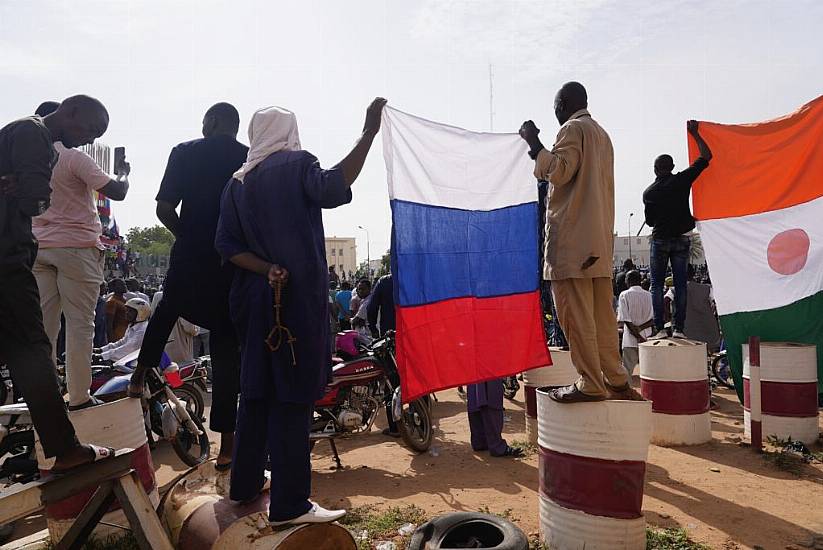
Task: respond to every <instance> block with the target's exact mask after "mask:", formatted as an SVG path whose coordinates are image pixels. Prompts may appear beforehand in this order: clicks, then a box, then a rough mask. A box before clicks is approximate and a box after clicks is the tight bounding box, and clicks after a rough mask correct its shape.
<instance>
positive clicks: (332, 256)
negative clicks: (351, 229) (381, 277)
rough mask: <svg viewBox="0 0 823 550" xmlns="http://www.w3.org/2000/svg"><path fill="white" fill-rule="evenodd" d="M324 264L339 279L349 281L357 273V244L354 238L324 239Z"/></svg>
mask: <svg viewBox="0 0 823 550" xmlns="http://www.w3.org/2000/svg"><path fill="white" fill-rule="evenodd" d="M326 262H327V263H328V264H329V266H334V269H335V271H337V274H338V275H339V276H340V278H341V279H348V280H351V279H353V278H354V274H355V273H356V272H357V244H356V242H355V238H354V237H336V236H335V237H326Z"/></svg>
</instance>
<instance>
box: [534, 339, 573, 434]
mask: <svg viewBox="0 0 823 550" xmlns="http://www.w3.org/2000/svg"><path fill="white" fill-rule="evenodd" d="M549 351H550V352H551V358H552V364H551V365H549V366H546V367H540V368H537V369H531V370H527V371H525V372H523V386H524V391H525V394H526V437H527V438H528V440H529V442H530V443H533V444H535V445H536V444H537V394H536V393H535V392H536V390H537V388H539V387H541V386H565V385H568V384H573V383H574V381H575V380H577V377H578V374H577V371H576V370H575V369H574V365H572V359H571V353H569V352H568V351H563V350H561V349H560V348H549Z"/></svg>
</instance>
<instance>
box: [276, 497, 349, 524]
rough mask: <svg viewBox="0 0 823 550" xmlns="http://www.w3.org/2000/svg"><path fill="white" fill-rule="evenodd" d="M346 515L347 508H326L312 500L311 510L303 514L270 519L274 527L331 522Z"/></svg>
mask: <svg viewBox="0 0 823 550" xmlns="http://www.w3.org/2000/svg"><path fill="white" fill-rule="evenodd" d="M345 515H346V511H345V510H326V509H325V508H323V507H322V506H320V505H319V504H317V503H316V502H312V507H311V510H309V511H308V512H306V513H305V514H303V515H302V516H298V517H296V518H294V519H289V520H286V521H270V522H269V524H270V525H271V526H272V527H280V526H282V525H300V524H303V523H331V522H333V521H337V520H338V519H340V518H342V517H343V516H345Z"/></svg>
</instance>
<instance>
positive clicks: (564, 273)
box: [0, 82, 711, 525]
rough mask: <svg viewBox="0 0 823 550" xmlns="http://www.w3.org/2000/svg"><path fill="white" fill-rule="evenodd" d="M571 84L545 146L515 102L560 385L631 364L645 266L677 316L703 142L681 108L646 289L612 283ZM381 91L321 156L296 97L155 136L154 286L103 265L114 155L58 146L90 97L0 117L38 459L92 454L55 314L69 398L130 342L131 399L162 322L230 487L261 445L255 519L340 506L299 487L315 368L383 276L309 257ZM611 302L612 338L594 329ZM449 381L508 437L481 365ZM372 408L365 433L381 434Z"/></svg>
mask: <svg viewBox="0 0 823 550" xmlns="http://www.w3.org/2000/svg"><path fill="white" fill-rule="evenodd" d="M587 101H588V99H587V94H586V90H585V88H584V87H583V86H582V85H581V84H579V83H577V82H570V83H567V84H565V85H564V86H563V87H562V88H561V89H560V90H559V92H558V93H557V95H556V97H555V102H554V111H555V115H556V117H557V120H558V122H559V123H560V130H559V132H558V135H557V138H556V140H555V142H554V145H553V146H552V147H551V148H546V147H544V145H543V144H542V142H541V140H540V138H539V133H540V130H539V129H538V128H537V127H536V126H535V124H534V123H533V122H531V121H526V122H525V123H523V125H522V127H521V129H520V135H521V137H522V138H523V139H524V140H525V141H526V143H527V144H528V148H529V155H530V157H531V158H532V159H534V162H535V176H536V178H537V180H538V190H539V193H540V196H541V200H542V201H544V202H545V210H544V212H543V213H542V218H543V220H544V221H545V230H544V231H543V233H542V234H541V238H542V240H543V241H544V246H543V250H542V258H541V259H542V265H543V278H544V279H545V281H546V284H545V285H544V288H543V292H542V295H543V298H544V308H545V313H546V318H547V328H548V329H549V330H550V331H551V334H550V339H551V340H552V341H555V342H560V345H563V346H567V347H568V348H569V349H570V351H571V356H572V363H573V364H574V366H575V368H576V369H577V370H578V372H579V374H580V378H579V380H578V381H577V382H576V383H575V384H572V385H570V386H568V387H564V388H559V389H556V390H554V391H553V392H551V398H552V399H554V400H555V401H557V402H559V403H574V402H581V401H598V400H603V399H641V397H640V396H639V394H638V393H637V392H636V391H635V390H634V388H633V387H632V385H631V383H630V380H631V378H630V377H631V372H632V370H633V368H634V366H635V365H636V364H637V345H638V342H641V341H643V340H644V339H648V338H654V337H658V338H662V337H667V336H668V333H666V332H665V319H666V317H665V315H664V304H665V298H664V293H663V287H664V283H665V276H666V272H667V269H668V264H669V263H671V270H672V278H673V287H674V294H673V296H672V297H671V300H672V301H673V304H674V309H673V313H672V319H673V321H672V324H673V326H672V331H673V332H672V336H674V337H684V336H685V334H684V331H686V332H688V326H686V325H685V320H686V307H687V305H686V304H687V301H686V295H687V292H689V293H691V292H692V290H691V288H690V287H689V286H688V284H687V282H686V276H687V268H686V264H685V263H684V258H688V246H689V241H688V238H687V237H685V236H684V234H685V233H688V232H689V231H691V230H692V229H693V228H694V220H693V218H691V214H690V213H689V211H688V192H689V189H690V186H691V184H692V182H693V181H694V180H695V178H697V177H698V175H699V173H700V171H701V170H703V169H704V168H705V167H706V166H707V165H708V162H709V161H710V160H711V152H710V150H709V149H708V147H707V146H706V144H705V142H703V141H702V139H701V138H700V135H699V131H698V126H697V124H696V123H692V122H690V123H689V132H690V133H691V135H692V136H693V138H694V139H695V140H696V142H697V144H698V146H699V149H700V158H699V159H698V160H697V161H696V162H695V163H694V164H693V165H692V166H691V167H690V168H688V169H687V170H685V171H683V172H680V173H673V162H672V160H671V157H670V156H668V155H662V156H660V157H659V158H658V159H657V160H656V161H655V164H654V173H655V175H656V179H655V181H654V183H653V184H652V185H651V186H650V187H649V189H647V191H646V192H645V193H644V203H645V205H646V222H647V223H648V224H649V225H650V226H651V227H652V228H653V238H652V260H651V263H652V265H651V268H650V270H649V281H648V282H649V290H644V289H643V284H644V281H643V277H642V276H641V274H640V272H639V271H637V270H636V269H632V268H633V266H631V265H628V264H627V265H625V266H624V270H623V272H621V273H620V274H619V275H618V277H616V280H617V285H616V286H615V285H613V283H612V275H613V272H612V266H611V257H612V248H613V234H612V228H613V226H614V176H613V163H614V158H613V150H612V145H611V141H610V138H609V135H608V133H607V132H606V131H605V130H604V129H603V128H602V127H601V126H600V125H599V124H598V123H597V122H596V121H595V120H594V119H593V118H592V116H591V114H590V113H589V111H588V102H587ZM385 104H386V101H385V100H384V99H382V98H377V99H375V100H374V101H373V102H372V103H371V105H370V106H369V107H368V109H367V111H366V117H365V123H364V126H363V128H362V130H361V132H360V134H359V138H358V139H357V141H356V143H355V145H354V147H353V148H352V150H351V151H350V153H349V154H348V155H346V156H345V157H344V158H343V159H342V160H341V161H340V162H339V163H337V164H336V165H334V166H333V167H332V168H329V169H324V168H321V166H320V163H319V161H318V159H317V158H316V157H314V156H313V155H312V154H310V153H309V152H307V151H305V150H303V149H302V147H301V144H300V137H299V132H298V125H297V118H296V116H295V115H294V113H292V112H290V111H288V110H287V109H284V108H281V107H267V108H264V109H260V110H258V111H257V112H255V113H254V114H253V116H252V119H251V123H250V125H249V132H248V137H249V146H248V147H247V146H245V145H243V144H242V143H240V142H239V141H238V140H237V134H238V131H239V119H240V117H239V113H238V112H237V110H236V109H235V108H234V107H233V106H232V105H230V104H228V103H217V104H215V105H214V106H212V107H211V108H210V109H208V111H206V113H205V115H204V117H203V122H202V128H201V133H202V136H203V137H202V138H198V139H193V140H191V141H187V142H184V143H180V144H178V145H176V146H175V147H173V148H172V150H171V154H170V156H169V160H168V164H167V166H166V171H165V174H164V176H163V179H162V182H161V183H160V186H159V191H158V193H157V196H156V202H157V207H156V214H157V217H158V219H159V220H160V221H161V223H162V224H163V225H164V226H165V227H166V228H168V229H169V231H171V233H172V234H173V235H174V237H175V245H174V247H173V249H172V253H171V258H170V265H169V269H168V273H167V275H166V277H165V279H164V280H163V285H162V292H159V291H156V290H159V289H154V288H151V289H149V290H147V289H146V287H144V286H143V285H142V284H141V283H140V281H138V280H137V279H135V278H133V277H131V276H130V275H131V274H132V273H131V271H132V266H133V264H134V257H133V255H130V254H129V251H128V249H126V250H119V251H118V252H117V255H116V258H115V262H114V265H115V267H116V268H117V270H118V271H119V272H120V273H121V275H122V276H123V278H114V279H111V280H108V281H105V280H104V269H105V267H106V264H105V254H104V252H103V247H102V246H101V244H100V235H101V229H102V228H101V227H100V221H99V218H98V216H97V213H96V211H95V208H94V203H93V201H92V200H91V196H92V192H93V191H100V192H101V193H103V194H105V195H106V196H108V197H109V198H111V199H113V200H123V199H124V198H125V197H126V195H127V193H128V190H129V181H128V174H129V167H128V164H127V163H126V164H125V168H124V169H123V170H121V171H120V173H118V174H116V175H115V177H114V178H110V177H109V176H108V175H106V174H105V173H103V172H102V171H101V170H100V168H99V167H97V166H96V164H94V162H93V160H92V159H91V158H90V157H88V156H87V155H85V154H84V153H82V152H80V151H78V150H77V149H76V147H78V146H81V145H83V144H86V143H91V142H92V141H93V140H94V139H96V138H98V137H100V136H101V135H102V134H103V133H104V132H105V130H106V128H107V126H108V120H109V115H108V112H107V111H106V109H105V107H104V106H103V105H102V104H101V103H100V102H99V101H98V100H96V99H94V98H91V97H88V96H74V97H70V98H68V99H66V100H64V101H63V102H62V103H56V102H48V103H45V104H43V105H41V107H40V108H38V110H37V115H35V116H29V117H25V118H22V119H20V120H17V121H15V122H12V123H10V124H8V125H6V126H5V127H3V128H2V129H0V177H1V178H0V184H1V185H0V208H1V209H2V214H3V216H2V218H0V219H2V224H3V227H2V235H1V236H0V275H2V277H3V280H4V285H2V286H0V342H1V343H0V355H2V357H3V358H5V360H6V361H7V362H8V365H9V369H10V371H11V373H12V377H13V378H14V381H15V384H16V385H19V387H20V390H21V391H22V394H23V395H24V396H25V397H26V398H27V401H28V404H29V408H30V410H31V415H32V419H33V421H34V423H35V426H36V427H37V429H38V431H39V432H40V437H41V441H42V443H43V449H44V452H45V454H46V456H49V457H51V456H54V457H56V458H57V461H56V464H55V469H54V471H55V472H68V471H71V470H72V469H73V468H75V467H77V466H79V465H82V464H85V463H87V462H90V461H94V460H101V459H104V458H106V457H108V456H111V455H112V453H113V450H112V449H107V448H105V447H101V446H97V445H93V444H89V443H87V444H81V443H80V442H79V441H78V440H77V437H76V436H75V432H74V429H73V427H72V425H71V422H70V421H69V418H68V416H67V412H66V405H65V403H64V402H63V398H62V396H61V395H60V392H59V389H58V385H57V381H56V377H55V373H54V370H55V369H54V364H55V354H56V351H57V349H58V339H59V333H60V326H61V315H62V317H63V318H64V319H65V355H66V369H67V376H68V388H69V403H68V406H69V408H71V409H79V408H86V407H93V406H96V405H97V404H98V403H97V401H96V400H95V399H94V397H93V396H91V395H89V385H90V384H89V383H90V364H91V361H92V359H93V358H101V359H109V360H112V359H117V358H120V357H123V356H124V355H125V354H127V353H134V352H136V351H137V350H139V357H138V359H137V367H136V370H135V372H134V374H133V375H132V379H131V383H130V385H129V391H128V394H129V396H130V397H134V398H142V397H144V391H145V384H144V381H145V373H146V370H147V369H148V368H151V367H153V366H154V365H157V364H158V363H159V361H160V357H161V354H162V353H163V352H164V350H165V351H167V352H169V347H168V346H169V345H170V344H169V340H170V339H171V341H172V343H173V344H174V345H175V347H177V348H178V349H177V350H175V351H172V352H170V353H179V354H180V355H181V356H182V355H187V354H190V353H192V346H193V345H194V343H193V341H192V340H193V338H194V337H195V336H196V335H197V334H198V332H200V331H207V333H208V350H209V353H210V355H211V363H212V384H213V391H212V406H211V417H210V419H209V423H210V427H211V429H212V430H213V431H216V432H218V433H220V434H221V440H220V447H219V452H218V455H217V458H216V469H217V470H218V471H221V472H230V476H231V489H230V496H231V498H232V499H233V500H236V501H241V502H245V501H248V500H250V499H253V498H255V496H256V495H257V494H259V492H260V491H261V490H262V489H263V487H264V486H266V485H268V484H269V480H267V479H266V475H265V469H266V467H267V464H268V465H269V467H270V469H271V472H272V476H273V479H271V482H270V486H271V499H270V501H271V507H270V513H269V519H270V521H271V523H272V524H273V525H282V524H288V523H307V522H325V521H333V520H335V519H338V518H339V517H341V516H342V515H343V513H344V512H343V511H341V510H326V509H324V508H322V507H320V506H319V505H317V504H316V503H313V502H312V501H310V500H309V493H310V487H311V466H310V453H309V449H310V445H309V430H310V424H311V421H312V415H313V404H314V403H315V401H316V400H317V399H318V398H320V397H321V396H322V394H323V391H324V388H325V387H326V385H327V383H328V381H329V380H330V376H331V365H332V360H331V353H332V350H333V346H334V335H335V334H337V333H338V331H341V330H349V329H350V330H353V331H356V332H357V334H358V337H359V338H362V339H363V340H364V341H366V342H368V341H370V340H371V339H373V338H377V337H380V336H381V335H385V334H386V333H387V332H388V331H391V330H394V329H395V319H394V317H395V316H394V296H393V282H392V275H391V274H389V275H386V276H383V277H381V278H380V279H379V280H377V281H373V280H371V279H370V278H368V277H365V278H361V279H359V280H357V282H356V284H355V285H352V282H351V281H349V280H344V281H340V277H339V276H338V275H337V274H336V273H335V272H334V270H333V268H330V267H328V266H327V263H326V259H325V243H324V230H323V223H322V215H321V210H322V209H330V208H336V207H339V206H341V205H344V204H347V203H349V202H350V201H351V200H352V189H351V188H352V184H353V183H354V182H355V180H357V178H358V176H359V174H360V171H361V169H362V167H363V164H364V162H365V160H366V156H367V154H368V152H369V150H370V148H371V146H372V143H373V141H374V139H375V137H376V135H377V133H378V132H379V130H380V125H381V114H382V110H383V107H384V105H385ZM584 142H585V143H586V147H583V144H584ZM178 209H179V210H178ZM130 256H132V257H131V258H130ZM110 267H111V266H110ZM616 288H617V290H618V292H617V296H616V309H617V311H616V312H615V289H616ZM150 295H151V296H150ZM558 320H559V324H558ZM618 321H619V323H620V325H621V327H622V329H623V341H622V359H621V356H620V347H619V346H617V345H615V336H616V335H617V333H618ZM198 327H199V328H198ZM561 327H562V329H561ZM275 334H279V335H280V338H279V339H275V340H276V341H277V342H278V343H277V345H275V344H274V340H272V338H273V335H275ZM283 334H285V335H286V336H287V337H285V338H283V337H282V335H283ZM326 343H328V345H326ZM283 344H285V345H283ZM624 366H625V368H624ZM466 393H467V395H468V413H469V419H470V428H471V432H472V438H471V440H472V446H473V448H474V449H475V450H476V451H488V452H489V453H490V454H492V455H493V456H501V457H511V456H517V454H518V453H517V451H516V450H514V449H512V448H511V447H510V446H509V445H508V444H507V443H506V442H505V440H504V439H503V438H502V435H501V432H502V425H503V413H502V411H503V406H502V399H503V397H502V382H501V381H499V380H498V381H488V382H482V383H479V384H474V385H471V386H469V388H468V389H467V392H466ZM387 413H389V414H388V417H389V427H388V428H387V430H386V432H385V433H386V434H387V435H390V436H394V435H397V429H396V426H394V425H393V422H392V414H390V412H389V411H388V410H387Z"/></svg>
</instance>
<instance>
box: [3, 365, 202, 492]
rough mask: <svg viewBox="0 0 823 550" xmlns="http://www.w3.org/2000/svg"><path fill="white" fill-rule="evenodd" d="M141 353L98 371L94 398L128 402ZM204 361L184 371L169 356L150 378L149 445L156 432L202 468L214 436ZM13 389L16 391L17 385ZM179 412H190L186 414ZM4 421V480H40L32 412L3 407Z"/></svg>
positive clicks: (183, 457)
mask: <svg viewBox="0 0 823 550" xmlns="http://www.w3.org/2000/svg"><path fill="white" fill-rule="evenodd" d="M138 354H139V352H135V353H133V354H129V355H127V356H126V357H124V358H123V359H121V360H120V361H117V362H115V363H114V364H112V365H95V366H93V367H92V386H91V387H92V393H93V395H94V396H95V397H97V398H98V399H101V400H102V401H107V402H109V401H114V400H116V399H120V398H122V397H125V395H126V389H127V387H128V383H129V380H130V379H131V373H132V372H133V370H134V366H135V363H136V360H137V355H138ZM206 360H207V359H206ZM204 362H205V361H204V360H203V359H202V358H199V359H195V360H194V361H192V362H191V363H187V364H185V365H183V366H182V367H178V366H177V364H176V363H173V362H172V361H170V360H169V358H168V356H166V355H165V354H163V358H162V359H161V364H160V367H159V368H155V369H152V372H151V373H150V374H149V376H148V377H147V378H148V381H147V386H148V387H149V398H148V411H147V414H146V426H147V430H146V434H147V437H148V438H149V442H150V444H151V445H152V447H153V446H154V438H153V436H152V435H151V434H152V432H153V433H155V434H157V435H158V436H159V437H163V438H165V439H169V440H170V441H171V443H172V447H174V450H175V452H176V453H177V455H178V456H179V457H180V459H181V460H182V461H183V462H184V463H186V464H187V465H189V466H196V465H198V464H200V463H201V462H204V461H205V460H206V459H208V456H209V441H208V435H207V434H206V431H205V429H204V428H203V411H204V409H205V403H204V398H203V394H204V393H205V391H206V385H205V378H206V367H205V364H204ZM161 373H162V374H161ZM0 376H2V372H0ZM3 381H4V380H3ZM7 389H8V390H11V389H12V387H11V385H9V387H8V388H7ZM167 392H170V393H171V395H172V396H173V397H174V400H173V399H172V398H171V397H169V393H167ZM178 407H182V408H183V409H185V414H184V413H183V412H182V411H180V409H179V408H178ZM186 417H188V419H187V418H186ZM0 418H2V419H3V423H2V425H0V458H2V457H4V456H6V459H5V460H4V461H3V462H2V463H0V479H9V480H11V481H20V482H28V481H32V480H34V479H37V478H38V477H39V470H38V468H37V460H36V458H35V455H34V448H35V447H34V426H33V425H32V422H31V416H30V415H29V412H28V407H26V405H25V403H14V404H10V405H5V406H0ZM189 421H190V423H189ZM195 430H197V431H196V432H195ZM195 433H196V435H195ZM195 446H196V450H195V452H194V453H193V452H192V448H193V447H195ZM7 455H8V456H7Z"/></svg>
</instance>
